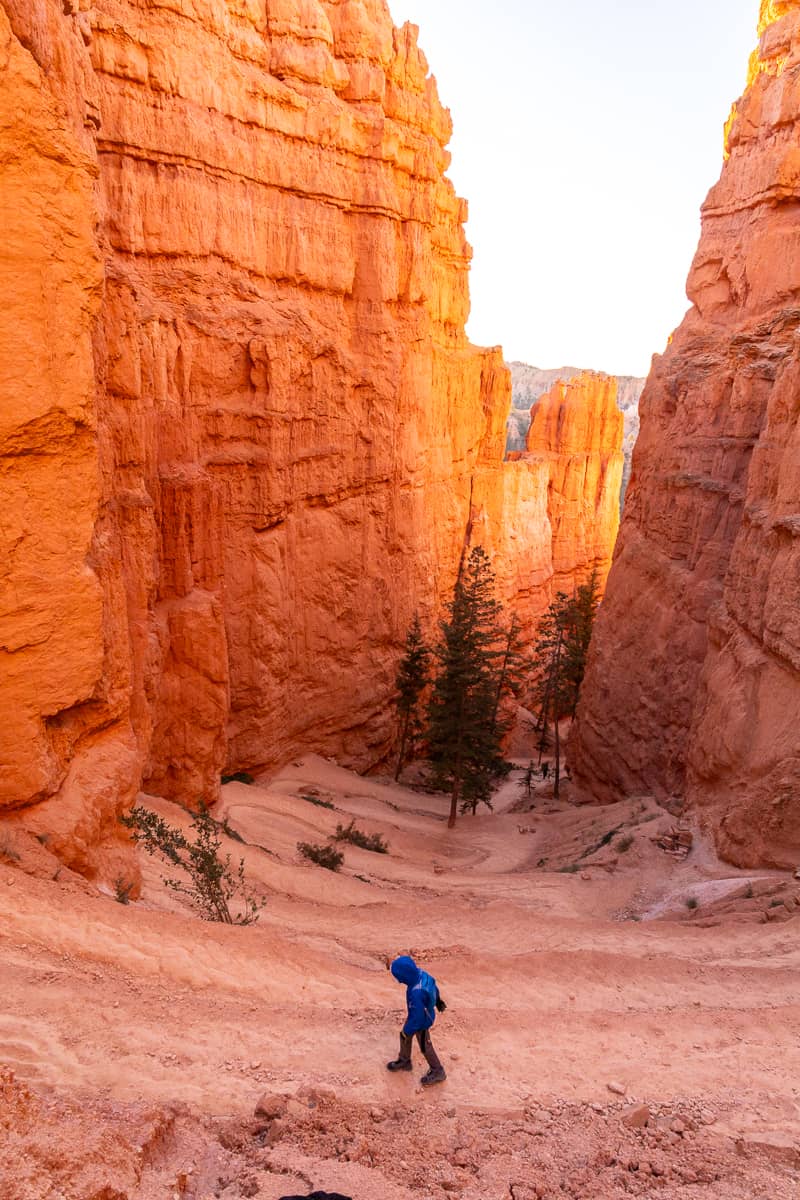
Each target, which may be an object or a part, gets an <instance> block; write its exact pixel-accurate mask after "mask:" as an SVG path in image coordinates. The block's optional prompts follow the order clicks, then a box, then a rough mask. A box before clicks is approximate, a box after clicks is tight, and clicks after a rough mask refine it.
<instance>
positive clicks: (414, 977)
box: [386, 954, 447, 1087]
mask: <svg viewBox="0 0 800 1200" xmlns="http://www.w3.org/2000/svg"><path fill="white" fill-rule="evenodd" d="M390 970H391V972H392V974H393V975H394V977H395V979H396V980H397V982H398V983H404V984H405V985H406V1005H407V1007H408V1016H407V1018H406V1023H405V1025H404V1026H403V1028H402V1029H401V1030H400V1054H399V1056H398V1057H397V1058H395V1059H393V1061H392V1062H390V1063H387V1064H386V1067H387V1069H388V1070H389V1071H410V1070H411V1047H412V1046H413V1044H414V1037H415V1036H416V1039H417V1042H418V1043H419V1048H420V1050H421V1051H422V1053H423V1054H424V1055H425V1059H426V1061H427V1063H428V1067H429V1068H430V1070H428V1071H427V1072H426V1074H425V1075H423V1076H422V1078H421V1079H420V1083H421V1084H422V1086H423V1087H430V1085H431V1084H432V1083H441V1082H442V1080H444V1079H446V1078H447V1075H446V1074H445V1069H444V1067H443V1066H442V1064H441V1063H440V1061H439V1057H438V1055H437V1053H436V1051H435V1050H434V1048H433V1043H432V1041H431V1034H430V1029H431V1025H433V1022H434V1021H435V1020H436V1010H437V1008H438V1010H439V1012H444V1009H445V1007H446V1005H445V1002H444V1000H442V998H441V996H440V995H439V989H438V987H437V986H436V980H435V979H434V978H433V976H432V975H429V974H428V973H427V971H421V970H420V968H419V967H418V966H417V964H416V963H415V962H414V960H413V958H409V957H408V955H406V954H404V955H402V956H401V957H400V958H396V959H395V960H394V962H393V963H392V965H391V968H390Z"/></svg>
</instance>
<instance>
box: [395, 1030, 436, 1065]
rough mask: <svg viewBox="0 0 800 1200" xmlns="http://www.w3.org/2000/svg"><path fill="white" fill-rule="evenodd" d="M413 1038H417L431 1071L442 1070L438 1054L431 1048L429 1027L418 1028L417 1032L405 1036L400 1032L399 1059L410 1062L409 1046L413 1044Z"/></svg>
mask: <svg viewBox="0 0 800 1200" xmlns="http://www.w3.org/2000/svg"><path fill="white" fill-rule="evenodd" d="M414 1038H416V1039H417V1043H418V1044H419V1048H420V1050H421V1051H422V1053H423V1054H424V1055H425V1059H426V1061H427V1063H428V1066H429V1067H430V1069H431V1070H432V1071H442V1070H443V1069H444V1068H443V1067H442V1064H441V1063H440V1061H439V1055H438V1054H437V1053H436V1051H435V1050H434V1048H433V1042H432V1041H431V1031H430V1029H420V1031H419V1032H418V1033H415V1034H412V1036H411V1037H407V1036H406V1035H405V1034H404V1033H403V1032H402V1031H401V1033H400V1061H401V1062H411V1047H412V1046H413V1045H414Z"/></svg>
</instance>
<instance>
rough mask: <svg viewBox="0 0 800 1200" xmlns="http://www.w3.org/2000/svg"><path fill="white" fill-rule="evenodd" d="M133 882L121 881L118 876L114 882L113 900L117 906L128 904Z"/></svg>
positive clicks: (120, 877)
mask: <svg viewBox="0 0 800 1200" xmlns="http://www.w3.org/2000/svg"><path fill="white" fill-rule="evenodd" d="M132 891H133V880H128V879H123V878H122V876H121V875H118V876H117V878H116V879H115V880H114V899H115V900H116V902H117V904H130V902H131V892H132Z"/></svg>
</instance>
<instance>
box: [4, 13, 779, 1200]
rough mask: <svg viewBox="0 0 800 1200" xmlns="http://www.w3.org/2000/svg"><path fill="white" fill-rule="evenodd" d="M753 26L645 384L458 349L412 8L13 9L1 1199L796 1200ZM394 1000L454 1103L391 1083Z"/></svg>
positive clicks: (446, 138) (455, 274)
mask: <svg viewBox="0 0 800 1200" xmlns="http://www.w3.org/2000/svg"><path fill="white" fill-rule="evenodd" d="M758 7H759V6H758V3H757V0H753V10H754V11H753V26H754V34H756V36H757V38H758V43H757V45H758V48H757V49H756V50H755V52H754V54H753V56H752V58H751V60H750V65H749V72H748V79H747V86H746V89H745V91H744V94H743V95H742V97H741V98H740V99H739V100H738V101H737V102H736V104H735V105H734V107H733V109H732V112H731V116H730V118H729V120H728V123H727V125H726V127H725V148H724V159H723V163H722V170H721V175H720V177H719V181H718V182H717V183H716V184H715V185H714V186H713V187H712V189H711V191H710V193H709V194H708V198H707V200H706V202H705V204H704V206H703V210H702V231H701V236H700V242H699V247H698V249H697V251H696V254H695V257H694V260H693V262H691V263H689V262H688V261H687V263H686V268H687V270H688V283H687V295H688V299H689V303H690V308H689V310H688V312H687V314H686V316H685V318H684V320H683V321H682V323H681V324H680V325H679V327H678V328H677V330H676V331H675V332H674V334H672V336H671V337H670V339H669V343H668V344H667V346H666V349H665V350H664V353H663V354H661V355H658V354H657V355H655V356H654V357H653V362H652V369H651V371H650V373H649V375H648V377H647V379H646V380H645V379H643V378H638V377H634V376H628V375H612V374H607V373H604V372H603V371H601V370H599V367H600V366H601V365H602V364H599V363H595V364H585V365H584V366H583V367H575V368H559V369H553V370H549V369H547V370H545V369H539V368H536V367H533V366H531V365H530V364H529V363H524V362H521V361H514V362H511V363H507V362H506V361H505V358H504V353H503V349H502V348H501V347H494V348H489V349H487V348H482V347H480V346H477V345H474V344H473V343H472V341H471V340H470V338H469V336H468V334H467V320H468V317H469V313H470V266H471V261H472V249H471V247H470V245H469V244H468V242H467V238H466V232H465V222H466V219H467V209H466V203H465V201H464V200H462V199H461V198H460V197H459V195H458V194H457V192H456V189H455V187H454V185H453V184H452V183H451V181H450V178H449V176H448V171H449V168H450V151H449V150H448V146H449V144H450V140H451V137H452V134H453V123H454V122H455V124H456V126H457V127H458V124H459V114H458V111H457V110H456V109H454V111H453V115H452V118H451V114H450V111H449V110H448V109H447V108H445V107H444V105H443V103H442V100H440V97H439V92H438V88H437V84H436V80H435V77H434V74H432V72H434V73H435V70H436V64H435V62H432V63H431V64H430V66H429V64H428V61H427V59H426V57H425V54H424V53H423V49H422V47H424V45H425V28H424V24H423V25H422V27H421V30H418V29H417V27H416V26H415V25H413V24H410V23H406V24H403V25H395V24H394V22H393V20H392V17H391V15H390V12H389V5H388V4H387V3H386V2H385V0H94V3H90V2H89V0H0V48H2V59H3V63H4V67H3V73H2V74H3V83H2V87H1V88H0V146H2V155H0V224H1V225H2V228H3V229H4V231H5V233H4V243H3V245H2V247H0V273H2V278H3V281H4V284H5V286H4V304H3V306H2V307H1V308H0V347H1V348H2V353H0V394H2V396H3V398H4V403H3V405H2V407H0V466H1V469H0V498H1V499H2V504H1V505H0V512H1V513H2V517H1V518H0V529H2V532H3V544H4V546H5V555H4V569H3V588H2V593H0V594H1V595H2V600H1V601H0V696H1V697H2V715H3V720H2V721H1V722H0V911H1V912H2V923H0V991H1V992H2V996H3V1001H4V1003H3V1005H2V1010H0V1099H1V1100H2V1103H1V1104H0V1200H173V1198H174V1197H180V1198H183V1197H185V1198H187V1200H212V1197H213V1198H215V1200H216V1198H220V1200H238V1198H239V1197H245V1196H247V1197H261V1198H262V1200H294V1197H308V1196H310V1195H313V1194H314V1193H315V1192H319V1193H321V1194H322V1193H325V1194H327V1195H328V1196H337V1197H346V1200H444V1198H445V1197H448V1196H457V1197H462V1198H463V1200H507V1198H508V1197H511V1200H534V1198H535V1200H558V1198H561V1197H571V1198H573V1200H618V1198H620V1200H621V1198H622V1197H624V1196H630V1195H633V1196H639V1197H642V1198H643V1200H651V1198H652V1200H655V1198H656V1197H660V1198H663V1200H695V1198H697V1200H722V1198H723V1197H724V1200H752V1198H753V1197H756V1196H769V1197H770V1198H771V1200H795V1198H796V1196H797V1194H798V1186H800V1086H798V1077H799V1076H800V1049H798V1038H797V1032H798V1028H800V1003H799V1002H798V995H797V978H798V974H797V973H798V968H800V949H798V946H797V937H796V933H797V930H798V928H800V923H799V922H800V721H798V712H799V711H800V615H799V614H800V549H799V548H798V546H799V543H798V536H800V399H799V397H800V341H799V339H800V223H799V222H798V211H799V210H798V199H799V198H800V157H798V148H797V147H798V134H799V132H800V0H762V2H761V4H760V13H759V12H756V9H757V8H758ZM756 22H758V29H757V33H756V28H755V26H756ZM743 65H744V64H743ZM445 99H447V97H445ZM723 117H724V113H720V120H722V118H723ZM707 165H708V179H709V180H711V179H712V178H713V176H714V173H715V170H716V166H717V164H715V163H708V164H707ZM472 286H473V290H474V282H473V285H472ZM668 332H669V331H667V330H665V331H664V333H665V337H666V335H667V334H668ZM569 361H574V360H573V359H572V358H570V360H569ZM589 367H592V369H589ZM476 550H478V552H480V551H483V552H485V555H486V561H487V562H488V564H489V565H490V590H491V596H492V599H491V601H488V602H487V603H488V605H489V608H490V609H491V605H492V604H494V605H495V606H496V611H495V609H491V613H490V615H489V616H488V617H485V618H482V619H485V620H486V622H487V626H486V627H487V628H489V627H490V626H491V635H487V638H488V641H487V643H486V644H487V645H488V643H489V642H491V643H492V644H491V646H490V648H489V650H488V651H487V654H488V657H486V658H485V659H484V660H483V661H482V662H480V661H479V662H478V666H477V667H476V671H477V674H476V679H478V680H479V681H480V680H483V684H481V686H482V687H483V692H482V693H481V691H480V687H478V685H477V684H476V685H475V689H474V691H475V695H476V696H477V697H478V701H480V702H481V703H483V705H484V708H483V710H482V711H483V713H484V716H483V717H480V716H479V718H477V724H475V725H474V727H472V728H469V727H468V726H467V725H462V726H460V727H459V729H458V731H457V734H454V735H453V739H451V741H452V740H455V739H456V738H457V739H458V740H459V746H461V742H462V740H463V743H464V747H465V748H464V751H463V757H466V758H469V755H470V754H472V755H473V757H474V758H475V763H476V764H477V765H476V766H475V769H474V773H473V774H472V775H467V774H465V775H463V777H460V776H459V775H458V772H459V771H460V770H461V769H462V767H461V761H462V759H461V757H460V756H461V750H460V749H459V751H458V753H451V751H452V745H447V744H446V743H447V738H446V737H445V739H444V748H442V745H440V744H439V743H436V741H435V738H434V735H433V733H432V730H433V729H434V724H435V722H434V716H435V715H436V713H437V705H438V706H439V710H438V716H439V719H440V727H441V728H445V730H446V720H445V716H446V711H445V710H446V705H447V703H448V698H447V692H446V688H445V687H444V685H443V684H442V679H444V678H445V673H446V670H447V669H448V666H447V664H448V661H450V660H448V657H447V655H448V654H450V655H451V658H452V653H453V652H454V650H453V648H454V647H455V648H456V649H457V650H459V649H460V648H463V642H458V640H457V639H458V637H459V636H461V635H462V634H463V630H461V631H460V627H459V625H458V621H459V620H460V619H462V616H463V613H462V616H460V615H459V614H460V613H461V612H462V610H459V608H458V604H459V600H460V599H461V600H464V597H465V596H466V600H465V601H464V602H465V604H466V606H467V609H466V610H464V611H467V610H469V604H470V603H472V604H474V605H477V606H478V607H479V605H480V603H482V600H481V598H480V595H479V592H478V591H476V592H475V594H474V595H472V596H471V598H470V594H468V588H469V582H468V581H469V580H470V579H471V578H472V576H471V575H470V571H473V572H474V570H475V566H474V564H475V562H476V559H475V552H476ZM592 588H594V589H596V592H593V593H592V597H594V598H593V599H592V600H591V606H590V607H591V619H590V620H589V622H588V626H587V628H586V630H584V633H585V637H584V641H583V643H582V647H583V649H582V652H581V653H582V657H581V661H580V668H579V670H578V668H577V667H575V666H574V663H573V660H572V659H571V658H569V654H570V653H572V650H573V648H574V647H573V643H572V642H570V641H569V638H570V637H573V635H574V637H575V638H576V639H578V640H580V637H582V636H584V634H583V633H580V629H579V615H576V614H579V612H580V611H583V610H580V609H579V605H580V603H581V602H582V598H584V599H585V598H586V596H587V594H588V592H587V589H592ZM476 597H477V599H476ZM595 600H596V605H595ZM559 604H561V605H562V608H561V609H559V608H558V606H559ZM570 605H572V607H570ZM565 606H566V607H565ZM576 606H578V607H576ZM595 607H596V610H597V612H596V620H594V612H595ZM487 611H488V609H487ZM559 612H561V613H562V614H563V612H568V613H569V614H570V615H569V621H571V622H572V623H573V624H572V625H570V626H569V628H568V629H567V632H566V633H565V632H564V628H562V626H560V625H559V621H560V620H561V617H560V616H559V615H558V614H559ZM554 614H555V616H554ZM548 620H549V621H550V622H551V625H550V626H548V625H547V622H548ZM415 621H417V622H418V630H419V635H420V639H422V641H424V648H425V654H424V655H423V659H422V660H420V661H422V662H423V667H422V669H421V670H422V674H421V675H420V679H421V682H419V683H418V684H416V683H415V682H414V680H413V678H412V679H411V683H410V684H409V688H410V690H409V692H408V695H409V696H410V697H411V699H410V701H409V707H408V708H407V709H406V710H404V709H403V692H402V686H401V679H402V671H403V668H404V664H405V666H406V667H408V661H409V660H408V652H409V651H408V647H409V645H410V642H409V636H410V635H409V631H410V630H411V629H412V628H414V622H415ZM492 621H495V622H496V623H495V624H494V625H492V624H491V622H492ZM552 622H555V624H554V625H553V624H552ZM548 628H549V629H550V630H551V632H552V630H553V629H555V631H556V637H555V641H554V642H553V643H552V645H555V646H556V651H555V653H556V657H555V659H553V657H552V653H551V651H552V645H550V644H548V645H550V650H548V651H547V653H549V654H551V657H550V658H546V656H545V650H544V649H543V644H544V641H543V639H545V637H546V630H547V629H548ZM579 635H580V636H579ZM589 635H591V640H589ZM448 638H451V641H448ZM492 639H493V640H492ZM498 639H499V640H500V641H501V642H502V646H501V649H499V650H498V648H497V646H498ZM504 639H507V640H504ZM475 644H476V646H477V647H478V649H477V650H475V654H476V655H477V657H478V658H480V653H479V652H480V641H479V639H478V641H477V642H476V643H475ZM587 647H588V652H587ZM562 648H563V655H564V660H563V662H561V660H560V658H559V657H558V656H559V655H561V653H562ZM404 654H405V655H406V657H405V658H404ZM425 655H427V658H426V657H425ZM544 662H548V663H552V662H555V670H556V671H557V670H558V669H559V663H560V662H561V669H562V670H564V671H565V672H567V671H572V672H573V674H572V675H569V674H565V675H564V680H566V682H563V681H562V679H561V677H560V676H559V677H556V675H554V676H553V678H552V680H550V682H547V680H546V679H545V675H546V672H547V670H549V669H550V668H549V667H547V666H544V667H543V666H542V663H544ZM487 664H490V666H491V669H490V666H487ZM499 664H502V668H501V666H500V665H499ZM451 666H452V662H451ZM459 669H460V668H459V667H458V664H456V667H455V668H453V670H454V671H455V676H454V677H456V678H460V677H459V676H458V670H459ZM501 669H502V672H503V674H502V680H501V676H500V674H499V672H500V671H501ZM437 671H438V672H439V674H438V676H437V675H436V672H437ZM492 672H496V673H495V674H492ZM543 672H544V674H543ZM575 672H577V675H576V674H575ZM487 680H488V683H486V681H487ZM499 680H501V682H499ZM458 686H460V687H461V686H462V685H461V684H459V685H458ZM472 686H473V685H472V684H471V683H470V684H469V688H472ZM415 687H416V691H415V690H414V688H415ZM570 689H571V690H570ZM398 691H400V695H398ZM467 692H468V687H467V685H466V684H463V695H466V694H467ZM470 694H471V693H470ZM462 699H463V696H462ZM456 701H457V703H456V709H458V703H459V702H460V701H459V695H457V696H456ZM464 703H465V702H464ZM464 703H461V715H462V717H463V710H464ZM548 706H550V708H548ZM576 706H577V707H576ZM551 710H552V720H550V718H549V717H548V713H549V712H550V711H551ZM404 711H405V714H406V717H407V720H405V724H404V716H403V714H404ZM487 713H488V714H490V716H488V717H487V716H486V714H487ZM431 714H433V715H431ZM442 714H445V716H443V715H442ZM426 720H427V721H428V725H427V728H426V725H425V721H426ZM487 725H491V726H492V731H491V732H492V735H493V736H494V738H495V742H496V746H494V749H492V746H491V745H490V744H489V743H490V741H491V739H490V738H489V739H487V743H486V745H487V748H486V749H485V750H484V754H485V758H486V761H485V762H483V763H481V762H480V761H479V752H480V750H481V747H482V746H483V742H482V739H483V737H484V734H485V733H486V726H487ZM438 736H439V739H440V742H441V739H442V735H441V731H440V733H439V735H438ZM437 745H438V747H439V748H438V749H437ZM498 747H499V750H498ZM500 752H502V753H501V754H500ZM492 754H493V755H494V758H492V757H491V756H492ZM398 755H399V756H400V757H399V759H398ZM490 760H491V761H490ZM470 761H471V760H470ZM453 763H455V764H456V765H455V766H453ZM487 764H488V765H487ZM395 776H397V778H395ZM487 781H488V782H487ZM459 788H460V789H461V790H459ZM470 789H472V790H470ZM451 794H452V797H453V806H454V807H453V816H454V818H455V815H456V807H458V813H457V819H455V823H454V827H453V828H448V825H447V818H448V808H449V804H450V799H451ZM456 796H457V797H458V801H459V806H457V805H456ZM470 798H471V801H470ZM470 802H471V803H472V811H470ZM142 813H144V814H145V816H144V817H142V816H141V814H142ZM131 814H133V815H131ZM136 814H139V816H138V817H137V815H136ZM198 814H199V816H198ZM204 820H205V825H204V824H203V821H204ZM137 821H138V824H137ZM147 821H149V822H150V824H149V826H146V822H147ZM143 822H145V823H144V824H143ZM147 830H149V831H150V835H149V836H150V839H151V840H150V841H148V833H147ZM198 830H201V831H203V830H204V831H205V832H204V833H203V832H201V833H200V835H199V836H200V837H201V838H202V837H205V838H206V839H207V840H206V842H205V843H202V844H201V843H198V845H200V849H199V850H197V846H196V845H195V842H194V839H195V838H196V837H197V836H198ZM153 831H154V832H153ZM170 839H171V840H170ZM209 846H210V847H212V849H210V850H209ZM165 847H167V848H166V849H165ZM192 847H194V848H195V850H196V851H197V852H196V855H195V857H194V858H193V859H191V862H192V863H193V864H194V865H195V866H196V865H197V864H198V863H200V867H199V868H198V870H199V871H200V872H201V875H200V876H193V875H192V874H191V870H190V869H189V868H187V867H186V865H185V864H186V863H187V862H188V861H189V859H190V858H191V852H192ZM181 863H183V864H184V865H183V867H182V866H181ZM209 863H211V867H210V872H211V874H210V875H209ZM217 867H218V868H219V874H218V876H217V877H216V882H215V883H213V885H212V886H213V887H216V886H217V885H218V884H219V881H220V880H221V881H222V887H223V889H224V888H226V887H227V888H229V890H228V892H227V893H225V894H224V896H223V895H222V893H219V892H214V899H213V900H212V901H209V900H208V896H209V894H210V893H209V892H208V891H206V892H203V890H202V889H203V887H206V885H207V883H208V880H209V878H211V877H213V872H214V870H216V869H217ZM326 867H329V868H330V869H325V868H326ZM203 871H205V872H206V874H205V875H204V876H203V875H202V872H203ZM198 877H200V878H202V879H204V880H205V882H204V883H202V884H201V885H200V887H199V889H198V887H197V886H196V884H195V882H190V883H187V880H190V881H194V880H196V878H198ZM204 904H205V907H204ZM214 905H216V906H217V907H216V915H214V916H212V918H211V919H209V913H210V912H211V909H212V908H213V906H214ZM248 905H249V906H250V907H247V906H248ZM221 911H222V912H223V915H222V916H220V912H221ZM408 955H410V956H411V957H413V959H414V960H415V962H417V963H418V964H419V965H420V967H422V968H424V970H425V971H426V972H430V974H431V975H432V976H435V979H436V981H437V984H438V985H439V987H440V988H441V992H442V995H443V996H444V998H445V999H446V1009H445V1010H444V1011H441V1012H440V1013H438V1015H436V1017H435V1021H434V1024H433V1030H432V1037H433V1041H434V1043H435V1046H436V1050H437V1052H438V1054H439V1055H440V1057H441V1060H442V1063H443V1064H444V1068H445V1070H446V1079H443V1080H442V1081H441V1083H439V1081H438V1079H434V1080H433V1082H434V1083H437V1086H436V1087H428V1086H420V1081H419V1078H418V1077H419V1075H420V1073H421V1071H422V1070H424V1060H423V1059H422V1057H421V1055H420V1052H419V1048H418V1046H417V1044H416V1043H415V1044H414V1048H413V1056H412V1057H413V1071H412V1072H410V1073H404V1069H403V1067H402V1064H401V1068H400V1069H399V1070H398V1071H397V1073H392V1072H387V1070H386V1064H387V1062H388V1061H389V1060H390V1059H392V1058H393V1057H394V1056H395V1055H396V1054H397V1034H398V1031H399V1029H400V1028H401V1026H403V1022H404V1020H405V1016H406V1013H405V998H404V993H403V991H402V990H401V988H400V987H399V986H398V983H397V982H396V980H395V978H393V977H392V974H391V973H390V972H389V971H387V967H388V966H389V965H390V963H391V962H392V960H394V959H396V958H397V957H398V956H408ZM409 1019H410V1018H409ZM395 1065H396V1064H395ZM418 1067H419V1070H417V1068H418Z"/></svg>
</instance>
